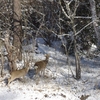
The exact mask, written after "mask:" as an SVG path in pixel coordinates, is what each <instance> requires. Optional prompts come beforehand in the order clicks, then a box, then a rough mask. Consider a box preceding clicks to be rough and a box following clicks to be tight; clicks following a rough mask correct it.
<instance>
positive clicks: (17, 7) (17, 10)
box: [13, 0, 23, 60]
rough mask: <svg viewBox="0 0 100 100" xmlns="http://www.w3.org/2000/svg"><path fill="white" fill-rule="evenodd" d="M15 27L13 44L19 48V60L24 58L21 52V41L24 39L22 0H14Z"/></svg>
mask: <svg viewBox="0 0 100 100" xmlns="http://www.w3.org/2000/svg"><path fill="white" fill-rule="evenodd" d="M13 12H14V14H13V20H14V23H13V25H14V26H13V28H14V35H13V45H14V46H15V47H16V49H17V55H16V56H17V57H18V59H19V60H21V59H22V53H21V41H22V35H23V33H22V26H21V1H20V0H13Z"/></svg>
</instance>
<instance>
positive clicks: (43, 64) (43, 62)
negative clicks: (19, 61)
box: [34, 54, 50, 75]
mask: <svg viewBox="0 0 100 100" xmlns="http://www.w3.org/2000/svg"><path fill="white" fill-rule="evenodd" d="M49 56H50V55H49V54H46V55H45V57H46V58H45V60H41V61H38V62H36V63H35V64H34V67H36V68H35V69H36V75H37V74H39V73H40V72H41V74H42V72H43V75H44V73H45V68H46V66H47V64H48V60H49Z"/></svg>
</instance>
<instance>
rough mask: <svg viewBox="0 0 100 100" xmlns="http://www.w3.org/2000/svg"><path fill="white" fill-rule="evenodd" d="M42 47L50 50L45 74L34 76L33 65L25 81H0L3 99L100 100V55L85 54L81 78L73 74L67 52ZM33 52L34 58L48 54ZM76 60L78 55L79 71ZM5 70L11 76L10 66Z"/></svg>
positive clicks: (42, 49)
mask: <svg viewBox="0 0 100 100" xmlns="http://www.w3.org/2000/svg"><path fill="white" fill-rule="evenodd" d="M39 50H40V51H41V52H43V53H48V54H50V59H49V63H48V65H47V68H46V71H45V74H46V75H45V77H42V76H41V77H40V78H36V77H34V70H33V69H32V68H33V66H31V67H30V71H29V72H28V74H27V75H26V76H25V78H24V82H22V81H19V80H15V81H13V82H12V83H11V84H10V86H9V87H8V86H6V84H5V81H2V82H0V100H56V99H57V100H100V56H99V57H97V58H95V59H88V58H82V60H81V67H82V78H81V79H80V80H79V81H77V80H75V79H74V78H73V77H72V74H71V71H70V68H69V66H68V64H67V62H66V60H67V58H66V56H65V55H64V54H62V53H60V52H58V51H55V49H53V48H50V47H48V46H45V45H41V44H40V45H39ZM31 56H32V54H31ZM33 56H34V61H38V60H41V59H44V58H45V57H44V54H33ZM74 62H75V61H74V58H73V57H70V65H71V66H70V67H71V69H72V71H73V72H74V74H75V64H74ZM4 73H5V74H7V75H5V77H8V73H7V70H6V69H5V70H4ZM30 76H33V77H30ZM0 80H2V78H0Z"/></svg>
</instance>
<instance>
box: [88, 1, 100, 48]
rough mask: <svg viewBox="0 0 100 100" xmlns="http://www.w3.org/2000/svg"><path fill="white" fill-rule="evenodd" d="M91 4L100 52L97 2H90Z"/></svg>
mask: <svg viewBox="0 0 100 100" xmlns="http://www.w3.org/2000/svg"><path fill="white" fill-rule="evenodd" d="M89 2H90V7H91V13H92V21H93V27H94V31H95V33H96V37H97V47H98V49H99V50H100V26H99V25H98V22H97V13H96V4H95V0H89Z"/></svg>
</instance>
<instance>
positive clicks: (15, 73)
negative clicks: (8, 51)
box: [8, 60, 29, 85]
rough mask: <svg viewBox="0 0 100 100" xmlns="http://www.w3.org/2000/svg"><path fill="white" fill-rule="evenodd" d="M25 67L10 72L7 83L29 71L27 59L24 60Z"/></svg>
mask: <svg viewBox="0 0 100 100" xmlns="http://www.w3.org/2000/svg"><path fill="white" fill-rule="evenodd" d="M24 65H25V67H24V68H22V69H19V70H13V71H12V72H11V73H10V74H11V77H10V78H8V85H9V84H10V83H11V82H12V81H14V80H15V79H17V78H21V77H24V76H25V75H26V74H27V73H28V71H29V60H27V62H25V61H24Z"/></svg>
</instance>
